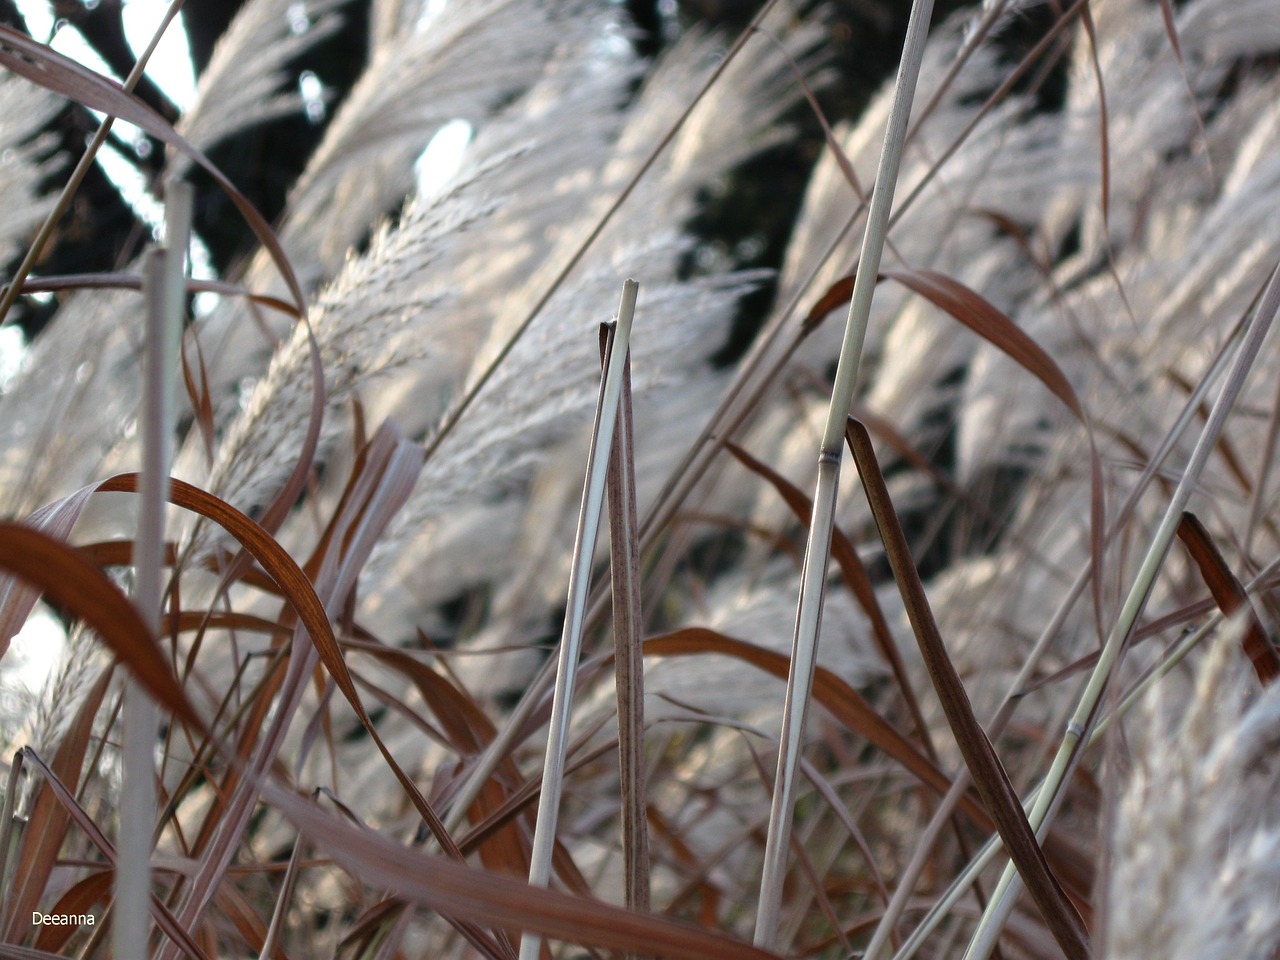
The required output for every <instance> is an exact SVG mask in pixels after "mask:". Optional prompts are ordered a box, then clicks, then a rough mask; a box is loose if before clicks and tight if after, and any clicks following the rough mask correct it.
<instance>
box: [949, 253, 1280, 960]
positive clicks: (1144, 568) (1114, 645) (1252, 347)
mask: <svg viewBox="0 0 1280 960" xmlns="http://www.w3.org/2000/svg"><path fill="white" fill-rule="evenodd" d="M1277 313H1280V266H1277V267H1275V268H1273V269H1272V272H1271V276H1270V278H1269V280H1268V282H1267V286H1266V289H1265V290H1264V291H1263V294H1262V298H1261V300H1260V301H1259V303H1258V306H1257V308H1256V310H1255V311H1254V314H1253V317H1252V318H1250V320H1249V323H1248V324H1247V326H1246V327H1245V332H1244V337H1243V339H1242V340H1241V342H1240V346H1239V348H1238V349H1237V351H1236V355H1235V358H1234V360H1233V362H1232V364H1231V369H1230V371H1229V373H1228V374H1227V379H1226V380H1225V381H1224V382H1223V384H1222V388H1221V390H1220V391H1219V393H1218V397H1217V399H1216V400H1215V401H1214V404H1213V409H1212V410H1211V411H1210V414H1209V419H1208V421H1207V422H1206V423H1205V425H1204V428H1203V429H1202V430H1201V432H1200V436H1199V438H1198V439H1197V440H1196V445H1195V448H1194V449H1193V450H1192V451H1191V457H1190V459H1189V460H1188V462H1187V466H1186V467H1185V469H1184V470H1183V471H1182V476H1181V478H1180V479H1179V480H1178V485H1177V487H1176V488H1175V489H1174V492H1173V496H1172V497H1171V498H1170V502H1169V506H1168V507H1167V509H1166V511H1165V514H1164V518H1163V519H1162V520H1161V522H1160V526H1159V528H1157V530H1156V533H1155V535H1154V536H1153V537H1152V540H1151V543H1150V545H1149V546H1148V548H1147V553H1146V556H1145V557H1144V558H1143V561H1142V565H1141V566H1140V568H1139V570H1138V574H1137V576H1136V577H1135V578H1134V582H1133V585H1132V586H1131V587H1130V590H1129V594H1128V596H1127V597H1126V598H1125V602H1124V606H1123V607H1122V608H1121V610H1120V615H1119V617H1118V618H1117V619H1116V623H1115V625H1114V626H1113V627H1112V630H1111V633H1110V635H1109V636H1108V637H1107V642H1106V644H1105V645H1104V646H1103V648H1102V654H1101V656H1100V657H1099V658H1098V664H1097V666H1096V667H1095V668H1094V670H1093V673H1092V674H1091V675H1090V677H1089V682H1088V685H1087V686H1086V687H1085V690H1084V693H1083V694H1081V697H1080V701H1079V703H1078V704H1077V706H1076V710H1075V712H1074V713H1073V714H1072V716H1071V719H1070V721H1069V722H1068V724H1067V731H1066V735H1065V736H1064V737H1063V739H1062V743H1061V745H1060V746H1059V748H1058V752H1057V754H1056V755H1055V756H1054V759H1053V764H1052V765H1051V766H1050V768H1049V772H1048V774H1047V775H1046V777H1045V783H1044V788H1043V789H1042V790H1041V791H1040V794H1039V796H1038V797H1037V798H1036V802H1035V805H1034V806H1033V807H1032V808H1031V812H1030V813H1029V814H1028V819H1029V821H1030V822H1031V827H1032V829H1033V830H1036V831H1037V832H1039V831H1040V830H1041V829H1043V827H1044V826H1046V825H1047V824H1048V823H1049V821H1050V820H1051V818H1052V813H1053V810H1054V809H1055V808H1056V801H1057V800H1058V798H1059V793H1060V791H1061V788H1062V786H1063V784H1064V783H1065V782H1066V780H1067V777H1068V775H1069V773H1070V772H1071V770H1072V769H1074V767H1075V763H1076V761H1077V759H1078V756H1079V753H1078V748H1079V746H1080V743H1081V741H1083V740H1085V739H1086V738H1087V736H1088V732H1089V726H1090V724H1091V723H1092V720H1093V717H1094V714H1095V711H1096V708H1097V705H1098V702H1099V701H1100V700H1101V699H1102V694H1103V692H1104V691H1105V690H1106V688H1107V685H1108V684H1109V682H1110V680H1111V676H1112V674H1113V672H1114V671H1115V668H1116V666H1117V664H1118V663H1119V661H1120V659H1121V657H1122V656H1123V654H1124V652H1125V649H1126V648H1127V646H1128V644H1129V638H1130V636H1131V634H1132V633H1133V629H1134V627H1135V626H1136V624H1137V622H1138V618H1139V617H1140V616H1141V615H1142V611H1143V610H1144V609H1145V608H1146V605H1147V599H1148V598H1149V597H1150V595H1151V590H1152V588H1153V587H1154V584H1155V579H1156V576H1157V574H1158V573H1159V572H1160V568H1161V567H1162V566H1163V565H1164V559H1165V556H1166V555H1167V554H1168V552H1169V546H1170V544H1171V543H1172V542H1173V537H1174V535H1175V532H1176V530H1177V527H1178V524H1179V522H1180V521H1181V518H1182V513H1183V511H1184V510H1185V509H1186V506H1187V503H1188V501H1189V500H1190V499H1191V494H1192V491H1193V490H1194V489H1195V487H1196V484H1197V482H1198V481H1199V478H1200V473H1201V472H1202V471H1203V470H1204V466H1205V464H1206V463H1207V462H1208V460H1209V457H1210V456H1211V455H1212V453H1213V451H1214V449H1215V448H1216V447H1217V445H1218V439H1219V437H1220V436H1221V433H1222V430H1223V428H1224V427H1225V426H1226V422H1227V417H1228V415H1229V414H1230V413H1231V410H1232V408H1233V407H1234V406H1235V402H1236V399H1237V398H1238V397H1239V395H1240V391H1241V390H1242V389H1243V388H1244V384H1245V381H1246V380H1247V379H1248V376H1249V371H1250V370H1251V369H1252V368H1253V363H1254V361H1255V360H1256V359H1257V357H1258V353H1259V351H1260V350H1261V349H1262V342H1263V340H1264V339H1266V335H1267V333H1268V332H1269V331H1270V329H1271V326H1272V324H1273V323H1274V321H1275V318H1276V314H1277ZM1015 882H1016V875H1015V873H1014V871H1013V870H1012V868H1010V867H1006V868H1005V872H1004V875H1003V876H1001V878H1000V884H999V886H998V887H997V888H996V893H995V897H994V898H993V900H992V902H991V904H990V906H989V907H988V908H987V910H986V911H985V912H984V914H983V916H982V920H981V921H979V924H978V929H977V930H976V931H975V933H974V935H973V939H972V940H971V941H970V943H969V948H968V950H967V951H966V953H965V960H986V957H988V956H989V955H990V952H991V950H992V948H993V947H994V945H995V941H996V940H997V939H998V938H999V935H1000V930H1001V928H1002V927H1003V926H1004V922H1005V920H1006V919H1007V918H1008V916H1009V913H1010V912H1011V911H1012V909H1013V900H1014V895H1015V893H1016V889H1015Z"/></svg>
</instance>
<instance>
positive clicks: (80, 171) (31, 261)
mask: <svg viewBox="0 0 1280 960" xmlns="http://www.w3.org/2000/svg"><path fill="white" fill-rule="evenodd" d="M182 2H183V0H171V2H170V3H169V6H168V8H167V9H166V10H165V12H164V16H162V17H161V18H160V22H159V23H158V24H157V25H156V29H155V31H154V32H153V33H152V36H151V39H150V41H149V42H148V43H147V46H146V49H144V50H143V51H142V53H141V54H140V55H139V56H138V58H137V60H136V61H135V62H134V64H133V66H132V67H131V68H130V70H129V75H128V76H127V77H126V78H125V81H124V84H123V85H122V87H121V89H122V90H123V91H124V92H125V93H126V94H128V93H131V92H132V91H133V88H134V87H136V86H137V85H138V81H139V80H141V79H142V77H143V74H144V72H145V70H146V66H147V62H148V61H149V60H150V59H151V55H152V54H153V53H155V50H156V47H157V46H158V45H159V43H160V38H161V36H163V34H164V32H165V31H166V30H167V29H168V27H169V23H170V22H171V21H172V20H173V18H174V17H175V16H177V14H178V11H179V9H181V7H182ZM14 32H15V33H16V32H17V31H14ZM19 36H21V34H19ZM114 123H115V117H114V116H111V115H110V114H108V115H107V116H106V117H105V118H104V119H103V121H102V123H100V124H99V125H98V129H97V130H96V131H94V134H93V138H92V139H91V140H90V141H89V143H88V145H87V146H86V147H85V151H84V153H83V154H81V156H80V159H79V160H77V161H76V165H75V169H74V170H72V171H71V176H70V177H68V178H67V182H66V183H65V184H63V187H62V190H61V192H60V193H59V194H58V199H57V200H56V201H54V205H53V209H51V210H50V211H49V214H48V216H46V217H45V219H44V222H43V223H42V224H41V225H40V229H39V230H38V231H37V232H36V236H35V238H34V239H33V240H32V241H31V245H30V246H29V247H28V248H27V252H26V253H25V254H24V255H23V257H22V262H21V263H20V264H19V265H18V268H17V270H15V271H14V274H13V277H12V278H11V279H10V281H9V283H7V284H6V285H5V287H4V290H3V291H0V325H2V324H4V322H5V321H6V320H7V319H8V317H9V310H10V309H12V307H13V305H14V303H15V302H16V301H17V299H18V291H19V290H20V289H21V288H22V286H23V284H24V281H25V280H26V278H27V277H28V276H29V275H30V273H31V271H32V270H33V269H34V268H35V266H36V264H37V263H38V262H39V261H40V258H41V257H42V256H44V253H45V247H46V246H47V245H48V243H49V238H50V237H52V236H53V231H54V228H55V227H56V226H57V224H58V221H59V220H60V219H61V218H62V215H63V213H65V212H66V209H67V207H68V206H70V205H71V199H72V197H74V196H75V193H76V191H77V190H79V189H80V184H81V183H82V182H83V181H84V178H85V175H86V174H88V172H89V168H90V167H92V166H93V163H94V160H95V159H96V158H97V155H98V151H99V150H100V149H101V148H102V145H103V144H104V143H105V142H106V140H107V135H108V134H109V133H110V132H111V127H112V125H113V124H114Z"/></svg>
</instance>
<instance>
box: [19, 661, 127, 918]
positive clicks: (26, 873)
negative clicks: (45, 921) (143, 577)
mask: <svg viewBox="0 0 1280 960" xmlns="http://www.w3.org/2000/svg"><path fill="white" fill-rule="evenodd" d="M111 674H112V671H111V670H110V669H108V670H106V671H104V672H103V674H102V676H101V677H99V678H98V681H97V682H96V683H95V684H94V685H93V686H92V687H90V689H89V693H88V694H87V695H86V696H85V698H84V702H83V703H82V704H81V705H80V709H79V711H77V713H76V717H75V720H74V721H72V723H71V726H70V727H69V728H68V729H67V732H66V733H65V734H64V735H63V738H62V742H61V743H59V744H58V749H57V750H56V751H55V752H54V755H53V770H54V771H56V773H57V775H58V776H59V777H60V778H61V779H62V780H64V781H65V782H66V783H70V784H71V785H72V786H73V787H74V786H76V785H78V784H79V783H80V770H81V768H82V767H83V766H84V758H85V753H86V752H87V750H88V746H89V739H90V737H91V736H92V734H93V721H94V719H95V718H96V717H97V715H98V712H99V711H100V710H101V709H102V700H103V698H104V697H105V696H106V693H107V687H108V686H109V684H110V682H111ZM20 756H21V757H22V758H23V760H25V759H26V758H27V753H26V751H22V752H21V753H20ZM14 766H15V767H17V766H20V764H19V763H17V762H16V761H15V764H14ZM11 800H12V794H10V795H8V796H6V797H5V803H6V805H8V804H9V803H10V802H11ZM70 823H71V818H70V814H68V813H67V811H66V809H64V808H63V807H62V806H61V805H60V804H59V803H58V802H57V799H56V798H55V797H54V795H53V787H52V786H50V785H49V784H48V783H47V782H46V783H45V785H44V786H43V787H41V788H40V792H39V793H38V794H37V795H36V802H35V806H34V807H33V809H32V811H31V816H30V817H29V818H28V820H27V824H26V828H25V830H24V832H23V837H22V841H21V842H22V846H21V848H20V850H21V852H20V853H19V855H18V859H17V861H16V863H15V870H14V885H13V886H12V887H8V888H6V891H5V892H6V896H5V901H6V903H7V905H8V908H9V912H8V916H7V917H5V918H4V919H5V929H4V939H6V940H10V941H18V940H23V939H25V938H26V936H27V934H28V933H30V931H31V912H32V911H33V910H34V909H35V908H36V906H37V905H38V904H39V902H40V897H41V895H42V894H43V893H44V889H45V886H46V885H47V884H48V882H49V875H50V873H51V872H52V871H53V864H54V861H55V860H56V859H57V857H58V850H59V849H60V848H61V847H62V841H63V839H64V838H65V837H66V834H67V828H68V826H69V825H70Z"/></svg>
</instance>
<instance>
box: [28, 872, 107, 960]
mask: <svg viewBox="0 0 1280 960" xmlns="http://www.w3.org/2000/svg"><path fill="white" fill-rule="evenodd" d="M113 873H114V871H111V870H98V871H95V872H94V873H91V874H89V875H88V876H87V877H85V878H83V879H81V880H79V881H77V882H76V883H75V884H73V885H72V887H71V889H70V890H68V891H67V892H66V893H64V894H63V895H62V896H61V897H59V898H58V902H57V903H55V904H54V905H53V907H51V908H50V910H49V912H50V913H52V914H59V913H61V914H80V913H89V912H90V911H91V910H92V909H93V907H94V906H95V905H96V904H99V903H104V902H106V901H107V900H108V899H109V898H110V896H111V882H112V879H113ZM75 932H76V928H75V927H73V926H71V925H69V924H68V925H67V926H55V925H53V924H41V925H40V932H39V933H37V934H36V943H35V946H36V949H37V950H61V949H62V948H63V947H64V946H66V943H67V941H68V940H70V939H71V935H72V934H73V933H75Z"/></svg>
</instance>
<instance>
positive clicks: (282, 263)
mask: <svg viewBox="0 0 1280 960" xmlns="http://www.w3.org/2000/svg"><path fill="white" fill-rule="evenodd" d="M0 66H4V67H6V68H8V69H9V70H11V71H12V72H14V73H16V74H17V75H18V76H20V77H25V78H26V79H28V80H30V81H31V82H32V83H35V84H37V85H38V86H41V87H44V88H45V89H46V90H52V91H53V92H54V93H57V94H60V95H61V96H64V97H68V98H69V99H71V100H74V101H76V102H77V103H79V104H81V105H83V106H86V107H89V108H90V109H92V110H97V111H98V112H100V113H105V114H108V115H110V116H113V117H118V118H119V119H121V120H127V121H128V122H129V123H132V124H134V125H135V126H137V127H141V128H142V129H143V130H145V131H146V132H147V133H149V134H151V136H153V137H155V138H156V139H157V140H159V141H161V142H162V143H164V144H166V145H168V146H171V147H173V148H174V149H175V150H179V151H181V152H182V153H184V154H185V155H186V156H188V157H190V158H191V159H192V160H194V161H195V162H196V163H198V164H199V165H200V166H201V167H202V168H203V169H204V170H205V172H206V173H208V174H209V175H210V176H211V177H213V179H214V181H215V182H216V183H217V184H218V186H219V187H220V188H221V189H222V190H223V191H224V192H225V193H226V194H227V197H228V199H230V200H231V202H232V203H233V204H235V207H236V209H237V210H239V211H240V214H241V216H243V217H244V218H245V220H246V222H247V223H248V224H249V227H250V228H251V229H252V230H253V232H254V235H255V236H257V238H258V240H259V241H260V242H261V243H262V245H263V246H264V247H266V248H267V250H268V251H269V252H270V254H271V258H272V260H273V261H274V262H275V264H276V267H277V268H278V269H279V270H280V272H281V276H282V277H283V278H284V281H285V284H286V285H287V286H288V287H289V293H290V294H291V295H292V296H293V298H294V305H295V306H296V307H297V309H299V310H302V309H304V308H305V304H306V302H307V301H306V297H305V296H304V295H303V293H302V287H301V285H300V284H299V283H298V278H297V276H296V275H295V274H294V272H293V267H292V266H290V264H289V258H288V257H287V256H286V255H285V252H284V248H283V247H281V246H280V241H279V239H278V238H277V237H276V235H275V232H274V231H273V230H272V229H271V226H270V225H269V224H268V223H267V221H266V218H264V217H263V216H262V214H261V213H259V212H258V210H257V208H256V207H254V206H253V204H251V203H250V202H249V201H248V200H247V199H246V198H245V196H244V195H243V194H242V193H241V192H240V191H239V190H238V189H236V187H235V186H234V185H233V184H232V183H231V181H230V180H228V179H227V178H226V176H225V175H224V174H223V173H222V172H221V171H220V170H219V169H218V168H217V167H216V166H214V164H213V163H212V162H211V161H210V160H209V158H208V157H206V156H205V155H204V153H203V152H202V151H200V150H198V149H197V148H196V147H195V146H193V145H192V144H191V143H190V142H189V141H188V140H187V139H186V138H185V137H183V136H182V135H181V134H180V133H178V132H177V131H176V130H174V129H173V125H172V124H170V123H169V122H168V121H167V120H165V119H164V117H162V116H160V114H158V113H156V112H155V111H154V110H152V109H151V108H150V107H149V106H147V105H146V104H145V103H143V102H142V101H141V100H139V99H138V98H137V97H135V96H133V95H132V94H131V93H129V92H128V91H127V90H125V89H124V88H123V87H121V86H120V85H119V84H118V83H116V82H115V81H112V80H108V79H107V78H105V77H102V76H99V75H98V74H96V73H94V72H93V71H92V70H90V69H88V68H87V67H84V66H82V65H81V64H79V63H76V61H74V60H72V59H71V58H70V57H65V56H63V55H62V54H60V53H57V52H56V51H54V50H52V49H50V48H49V47H47V46H45V45H44V44H42V43H37V42H36V41H35V40H32V39H31V38H30V37H28V36H24V35H23V34H21V33H19V32H18V31H17V30H14V29H13V28H12V27H6V26H3V25H0Z"/></svg>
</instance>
